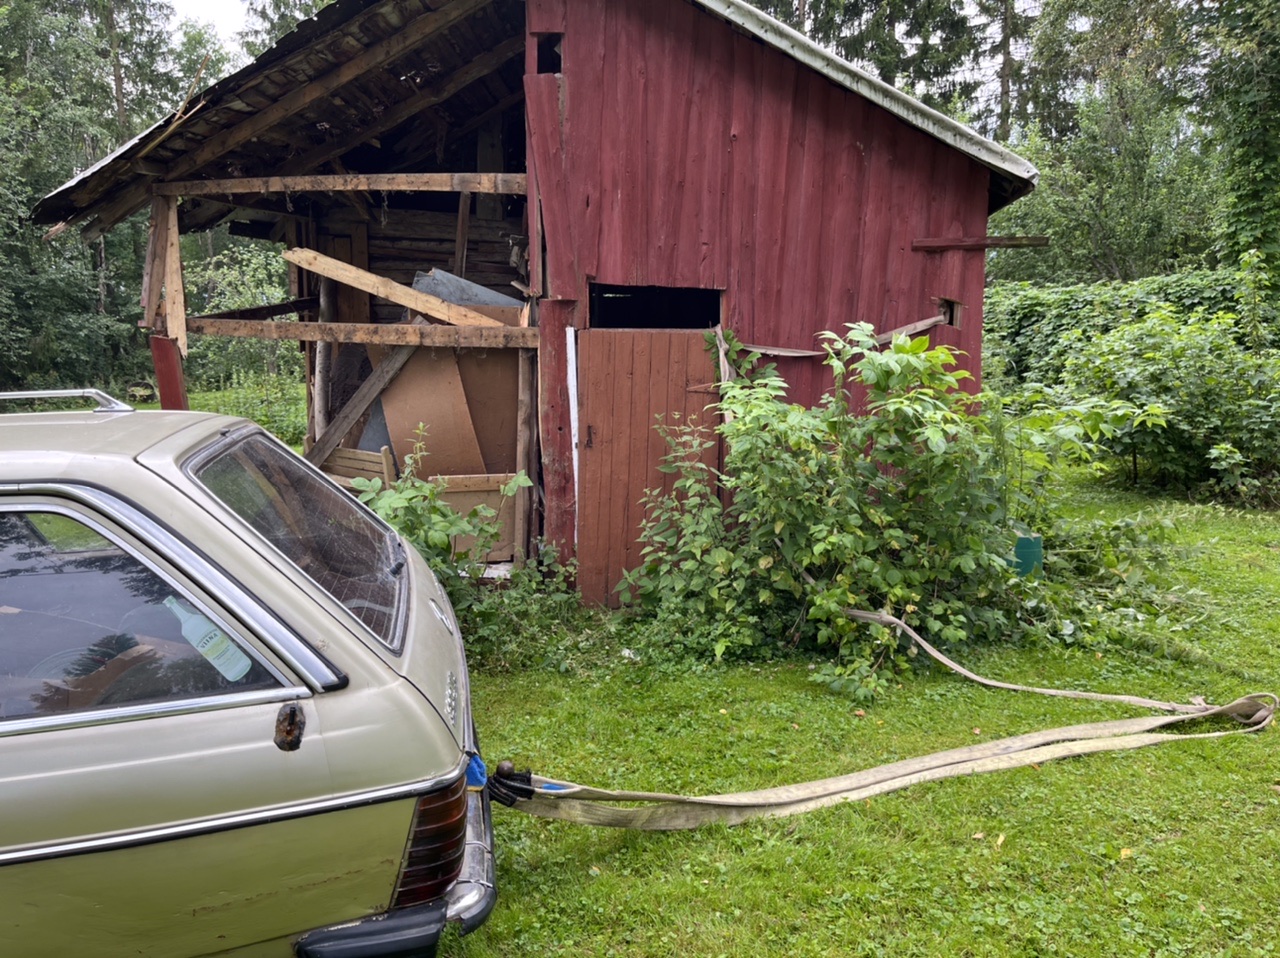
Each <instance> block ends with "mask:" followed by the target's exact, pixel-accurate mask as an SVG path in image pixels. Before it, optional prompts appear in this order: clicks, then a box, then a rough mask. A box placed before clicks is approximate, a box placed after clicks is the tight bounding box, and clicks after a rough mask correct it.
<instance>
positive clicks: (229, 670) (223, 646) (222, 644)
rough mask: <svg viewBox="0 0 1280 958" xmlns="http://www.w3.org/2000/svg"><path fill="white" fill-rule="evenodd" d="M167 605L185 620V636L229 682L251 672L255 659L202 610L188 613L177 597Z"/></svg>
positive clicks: (166, 600) (166, 601)
mask: <svg viewBox="0 0 1280 958" xmlns="http://www.w3.org/2000/svg"><path fill="white" fill-rule="evenodd" d="M164 604H165V605H166V606H167V607H168V609H169V611H170V612H172V613H173V614H174V615H175V616H177V617H178V621H179V622H181V623H182V637H183V638H184V639H186V640H187V641H188V642H189V643H190V644H191V646H192V648H194V649H195V650H196V651H197V652H199V653H200V654H201V655H203V656H204V657H205V658H206V659H207V660H208V661H209V664H210V665H212V666H213V667H214V668H215V669H217V670H218V672H219V673H220V674H221V675H222V677H223V678H225V679H226V680H227V681H229V682H238V681H239V680H240V679H242V678H244V677H245V676H246V675H247V674H248V673H249V669H251V668H252V667H253V661H252V660H251V659H250V658H249V656H247V655H245V653H244V651H243V650H242V649H241V648H240V647H239V646H237V645H236V644H235V643H234V642H232V641H231V637H230V636H228V635H227V633H225V632H223V631H222V630H221V629H220V628H218V627H217V626H216V625H214V624H213V622H211V621H209V619H208V618H206V617H205V616H203V615H201V614H200V613H199V612H188V611H187V610H186V609H185V608H184V607H183V606H182V605H181V604H179V602H178V600H177V598H175V597H174V596H170V597H169V598H167V599H165V600H164Z"/></svg>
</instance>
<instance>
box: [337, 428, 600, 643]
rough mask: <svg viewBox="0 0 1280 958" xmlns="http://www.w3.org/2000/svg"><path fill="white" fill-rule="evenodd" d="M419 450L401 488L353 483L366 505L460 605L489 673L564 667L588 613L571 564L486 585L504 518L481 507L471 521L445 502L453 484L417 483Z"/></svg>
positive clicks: (549, 555) (548, 564) (544, 561)
mask: <svg viewBox="0 0 1280 958" xmlns="http://www.w3.org/2000/svg"><path fill="white" fill-rule="evenodd" d="M422 456H423V451H422V445H421V443H419V444H418V445H417V446H416V448H415V451H414V453H413V454H412V455H410V456H409V457H408V458H407V459H406V461H405V467H404V469H403V471H402V473H401V476H400V478H398V479H397V480H396V481H395V482H394V483H392V484H390V485H389V486H388V485H384V483H383V481H382V480H381V479H354V480H352V482H353V485H354V486H355V487H356V488H357V490H358V491H359V496H360V501H362V502H364V503H366V504H367V505H368V506H369V507H370V508H371V509H373V511H374V512H376V513H377V514H378V515H379V516H381V517H382V518H383V519H385V520H386V521H387V522H388V523H389V524H390V525H391V526H393V527H394V528H395V529H396V530H397V531H398V532H400V534H401V535H403V536H404V537H405V539H406V540H408V542H409V543H410V544H411V545H412V546H413V547H414V548H415V549H417V550H418V552H419V554H421V555H422V557H423V558H424V559H425V560H426V561H427V564H428V565H429V566H430V567H431V569H432V571H434V572H435V574H436V575H437V577H439V579H440V583H441V585H442V586H443V587H444V589H445V591H446V592H447V593H448V595H449V599H450V601H451V602H452V603H453V607H454V611H455V612H456V613H457V615H458V625H459V628H460V629H461V630H462V635H463V638H464V639H465V640H466V643H467V648H468V650H469V651H470V652H471V653H472V654H473V655H474V656H475V658H476V660H477V662H478V663H479V664H481V665H483V666H487V667H489V668H510V667H512V666H513V665H517V664H534V663H537V664H545V663H546V662H547V661H548V660H550V659H555V660H556V662H557V663H560V662H563V661H564V656H565V655H566V654H567V653H566V652H565V649H566V648H567V647H568V646H569V645H571V644H572V643H573V641H574V634H575V633H577V632H580V631H582V625H583V622H584V620H585V618H586V617H587V613H586V612H585V611H584V609H583V607H582V603H581V601H580V599H579V598H578V595H577V593H576V591H575V590H574V587H573V577H574V568H573V566H572V564H569V565H561V564H560V563H559V562H557V561H556V554H555V551H554V549H551V548H549V547H544V549H543V550H542V552H541V554H540V555H538V556H536V557H534V558H532V559H530V560H529V561H527V562H525V563H524V564H522V565H517V566H514V567H513V568H512V569H511V572H510V575H509V576H508V577H507V578H505V579H486V578H485V576H484V573H485V569H486V562H485V556H487V555H488V553H489V552H490V551H491V550H492V548H493V546H494V544H495V543H496V542H497V541H498V536H499V534H500V533H501V528H500V526H499V524H498V522H497V517H498V514H497V512H496V511H494V510H493V509H492V508H491V507H489V506H487V505H483V504H481V505H477V506H475V507H473V508H472V509H471V510H470V511H469V512H467V513H466V514H465V515H464V514H462V513H459V512H458V511H457V510H456V509H454V508H453V506H452V505H450V504H449V502H448V501H447V500H446V499H445V498H444V493H445V491H446V490H447V488H448V478H447V477H444V478H441V479H439V480H438V481H436V482H429V481H427V480H425V479H420V478H418V476H417V472H416V465H417V463H418V462H419V461H420V460H421V458H422ZM530 485H532V483H531V482H530V481H529V478H528V477H527V476H526V475H525V474H524V473H523V472H521V473H518V474H517V475H516V476H515V478H514V479H512V480H511V482H509V483H507V485H505V486H504V487H503V488H502V495H503V496H505V497H510V496H513V495H515V494H516V492H517V491H518V490H519V489H521V488H525V487H528V486H530Z"/></svg>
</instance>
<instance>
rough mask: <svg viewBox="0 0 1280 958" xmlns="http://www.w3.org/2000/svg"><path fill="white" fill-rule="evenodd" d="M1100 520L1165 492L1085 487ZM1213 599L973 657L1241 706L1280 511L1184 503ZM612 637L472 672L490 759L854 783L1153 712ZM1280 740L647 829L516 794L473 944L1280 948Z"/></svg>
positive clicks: (1045, 676) (728, 781)
mask: <svg viewBox="0 0 1280 958" xmlns="http://www.w3.org/2000/svg"><path fill="white" fill-rule="evenodd" d="M1070 496H1071V500H1072V502H1073V505H1074V507H1075V508H1079V509H1081V510H1083V511H1087V512H1091V513H1100V512H1106V513H1111V514H1123V513H1124V512H1126V511H1132V510H1136V509H1138V508H1144V507H1145V508H1148V509H1149V508H1151V507H1152V504H1151V503H1150V502H1149V501H1147V500H1143V499H1140V498H1138V497H1133V496H1125V495H1120V494H1116V493H1113V492H1105V491H1100V490H1097V489H1094V488H1091V487H1087V486H1081V487H1075V488H1073V489H1072V490H1071V492H1070ZM1160 508H1167V509H1171V510H1173V511H1175V512H1177V513H1178V514H1179V515H1180V516H1181V518H1180V530H1181V531H1180V535H1181V537H1182V539H1183V541H1184V542H1185V543H1186V544H1188V545H1191V546H1195V547H1197V548H1196V549H1195V550H1194V551H1193V552H1192V553H1191V554H1189V555H1188V556H1186V557H1185V558H1183V559H1181V560H1179V564H1178V568H1177V577H1178V580H1179V584H1180V585H1181V586H1182V587H1183V588H1185V589H1188V590H1199V591H1201V592H1203V593H1205V595H1204V596H1203V597H1202V598H1201V599H1200V600H1199V601H1200V602H1201V603H1202V605H1203V607H1204V609H1205V610H1206V614H1205V615H1204V616H1203V617H1202V618H1200V619H1199V620H1198V621H1195V622H1194V623H1193V624H1192V625H1191V626H1190V627H1188V628H1186V629H1185V630H1183V631H1181V632H1179V633H1177V634H1176V635H1174V636H1170V638H1171V639H1173V640H1174V641H1176V642H1177V643H1179V644H1180V645H1181V646H1185V647H1189V648H1192V649H1195V650H1198V652H1199V653H1202V654H1201V655H1196V656H1192V657H1190V659H1189V660H1188V659H1185V658H1184V659H1180V660H1174V659H1170V658H1165V657H1160V656H1157V655H1156V654H1154V653H1151V652H1144V651H1132V650H1126V649H1123V648H1109V649H1104V650H1102V651H1101V652H1100V653H1099V652H1096V651H1094V650H1092V649H1082V648H1079V647H1047V648H1036V649H1021V648H998V649H985V650H982V651H980V652H979V651H975V652H971V653H967V654H965V653H964V652H963V651H961V653H960V654H959V657H960V659H961V660H962V661H963V662H965V664H967V665H969V666H970V667H972V668H974V669H975V670H977V671H979V672H982V673H984V674H987V675H991V676H994V677H998V678H1005V679H1008V680H1013V681H1019V682H1031V683H1035V684H1042V685H1057V686H1062V687H1075V688H1090V689H1096V690H1099V691H1111V692H1129V693H1137V694H1147V695H1151V696H1154V697H1157V698H1176V699H1184V700H1185V699H1186V698H1187V697H1189V696H1191V695H1196V694H1203V695H1205V696H1206V697H1207V698H1208V699H1210V700H1211V701H1215V702H1219V701H1226V700H1229V699H1231V698H1234V697H1236V696H1237V695H1240V694H1244V693H1246V692H1252V691H1264V690H1277V689H1280V663H1278V662H1277V660H1276V656H1275V655H1274V651H1273V650H1274V646H1275V627H1276V625H1277V624H1278V620H1280V613H1276V612H1274V611H1273V610H1274V609H1276V608H1277V601H1276V600H1277V597H1278V596H1280V517H1277V516H1273V515H1267V514H1256V513H1237V512H1230V511H1225V510H1221V509H1215V508H1204V507H1195V508H1192V507H1186V506H1178V505H1176V504H1175V505H1167V504H1166V505H1164V506H1161V507H1160ZM610 641H611V640H609V639H600V640H597V642H598V643H599V644H600V648H599V649H598V650H597V653H596V654H595V655H594V656H593V657H589V658H588V661H589V662H591V663H592V664H589V665H581V664H579V665H576V666H575V667H574V668H572V669H570V670H569V671H567V672H565V673H558V672H554V671H551V670H536V671H526V672H517V673H515V674H501V675H499V674H486V673H483V672H480V673H478V674H476V675H475V676H474V690H473V694H474V699H475V706H476V715H477V723H478V725H479V727H480V733H481V736H482V739H483V741H484V745H485V752H486V757H487V758H488V760H489V762H490V765H491V766H492V765H493V764H496V762H497V761H498V760H500V759H503V758H511V759H513V760H515V761H516V763H517V764H518V765H519V766H521V767H525V766H529V767H532V768H533V769H534V770H535V771H537V772H540V773H542V774H545V775H550V776H553V777H558V778H568V779H573V780H577V781H582V782H586V783H591V784H598V785H603V786H612V787H625V788H634V789H655V790H666V791H680V792H688V793H702V794H711V793H715V792H727V791H736V790H740V789H748V788H761V787H767V786H771V785H778V784H783V783H788V782H795V781H803V780H808V779H813V778H821V777H826V776H831V775H838V774H843V773H846V772H851V771H855V770H858V769H861V768H866V767H869V766H874V765H878V764H881V763H883V762H888V761H892V760H895V759H900V758H907V757H911V756H915V755H920V754H924V753H928V752H932V751H936V750H938V749H942V748H950V747H954V746H958V745H967V744H972V743H974V742H977V741H982V740H986V739H990V738H995V737H1001V736H1005V735H1010V734H1015V733H1018V732H1026V731H1032V730H1035V729H1040V728H1046V727H1050V726H1058V725H1066V724H1072V723H1076V722H1083V721H1089V720H1093V719H1099V718H1119V717H1124V716H1127V715H1133V714H1139V713H1137V712H1135V711H1133V710H1126V709H1124V708H1120V707H1112V706H1106V705H1100V704H1097V703H1086V702H1070V701H1058V700H1053V699H1046V698H1042V697H1037V696H1032V695H1025V694H1018V693H1010V692H1000V691H994V690H987V689H983V688H980V687H978V686H974V685H971V684H969V683H966V682H965V681H964V680H962V679H960V678H958V677H955V676H952V675H950V674H943V673H942V672H941V671H934V672H929V673H923V674H918V675H912V676H908V677H906V678H904V679H903V681H902V686H901V688H898V689H896V690H894V691H893V692H892V693H891V694H890V695H889V696H887V697H886V698H885V699H884V700H883V701H882V702H880V703H878V704H877V705H876V706H874V707H873V708H870V709H867V710H866V714H865V716H862V717H858V716H857V715H855V708H856V706H854V705H853V704H852V703H850V702H849V701H847V700H845V699H843V698H841V697H839V696H836V695H834V694H833V693H831V692H829V691H827V690H826V689H825V688H824V687H822V686H819V685H815V684H813V683H810V682H809V681H808V669H807V666H806V665H805V664H804V663H802V662H783V663H773V664H767V665H763V666H760V665H757V666H750V665H737V666H728V667H713V668H708V669H707V670H706V671H705V672H703V673H702V674H690V673H688V672H680V671H676V672H672V671H670V670H664V669H661V668H659V667H655V666H651V665H647V664H645V663H643V662H641V663H634V662H631V661H629V660H628V659H626V658H624V657H623V656H622V655H621V647H620V646H618V645H614V646H611V645H610ZM1277 741H1280V739H1277V733H1276V731H1275V730H1274V729H1269V730H1267V731H1266V732H1264V733H1262V734H1261V735H1257V736H1241V737H1238V738H1229V739H1226V740H1222V741H1188V742H1185V743H1173V744H1169V745H1163V746H1159V747H1157V748H1153V749H1144V750H1139V751H1135V752H1128V753H1121V754H1116V755H1104V756H1095V757H1089V758H1080V759H1071V760H1066V761H1062V762H1058V763H1050V764H1046V765H1044V766H1042V767H1040V768H1025V769H1019V770H1015V771H1010V772H1003V773H998V774H995V775H987V776H982V777H977V778H970V779H953V780H950V781H946V782H940V783H934V784H928V785H922V786H916V787H914V788H911V789H908V790H906V791H902V792H898V793H896V794H894V795H889V796H885V797H881V798H877V799H873V800H871V801H869V802H865V803H859V804H857V805H845V806H841V807H838V808H832V809H826V810H822V811H818V812H813V813H810V814H808V815H805V816H801V817H798V818H792V819H786V820H780V821H769V822H760V823H752V824H747V825H742V826H739V827H737V828H722V827H712V828H706V829H702V830H699V831H695V832H687V833H651V834H643V833H631V832H623V831H615V830H602V829H590V828H586V827H583V826H576V825H569V824H565V823H559V822H546V821H542V820H538V819H533V818H529V817H526V816H523V815H520V814H518V813H516V812H513V811H510V810H507V809H504V808H498V807H496V806H495V819H496V823H495V824H496V830H497V842H498V849H499V858H498V882H499V888H500V897H499V902H498V905H497V908H496V909H495V910H494V913H493V915H492V917H491V918H490V919H489V922H488V923H487V924H486V925H485V926H484V927H483V928H482V929H481V930H479V931H478V932H476V933H475V934H473V935H472V936H470V937H468V938H462V939H459V938H447V939H446V940H445V942H444V943H443V944H442V948H441V954H442V955H448V956H462V955H465V956H471V958H482V956H483V958H487V956H512V958H515V956H521V958H524V956H528V955H539V956H542V955H558V954H563V953H566V952H569V951H570V950H572V951H574V952H575V953H577V954H579V955H601V956H604V955H654V956H657V955H663V956H667V955H698V956H701V955H706V956H719V955H739V954H748V953H755V952H765V953H774V954H786V955H841V956H872V955H893V956H902V958H905V956H912V955H947V956H978V955H1046V954H1059V955H1073V956H1074V955H1108V956H1110V955H1125V956H1127V955H1134V956H1138V955H1141V956H1173V955H1185V956H1196V958H1200V956H1213V955H1231V956H1245V955H1271V954H1273V953H1275V952H1276V950H1277V945H1276V942H1277V939H1278V938H1280V877H1278V875H1277V870H1276V867H1275V865H1276V862H1277V860H1278V859H1280V754H1278V753H1277Z"/></svg>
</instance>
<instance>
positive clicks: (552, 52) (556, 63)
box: [538, 33, 564, 73]
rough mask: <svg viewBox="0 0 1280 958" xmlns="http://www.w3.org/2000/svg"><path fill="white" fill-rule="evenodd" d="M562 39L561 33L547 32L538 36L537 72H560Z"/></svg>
mask: <svg viewBox="0 0 1280 958" xmlns="http://www.w3.org/2000/svg"><path fill="white" fill-rule="evenodd" d="M563 40H564V34H563V33H548V34H547V35H546V36H542V37H538V72H539V73H559V72H560V44H561V42H562V41H563Z"/></svg>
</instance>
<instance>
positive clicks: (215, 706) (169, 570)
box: [0, 484, 313, 738]
mask: <svg viewBox="0 0 1280 958" xmlns="http://www.w3.org/2000/svg"><path fill="white" fill-rule="evenodd" d="M53 488H54V487H35V486H14V485H6V484H0V513H12V512H27V513H31V512H43V513H52V514H55V515H61V516H64V517H66V518H68V519H71V520H73V521H76V522H80V523H82V524H83V525H85V526H86V527H87V528H89V529H90V530H92V531H93V532H95V533H96V534H98V535H100V536H102V537H103V538H104V539H106V540H107V541H108V542H110V543H111V544H112V545H114V546H116V547H117V548H119V549H121V550H122V551H124V552H125V553H126V554H127V555H129V556H130V557H131V558H133V559H134V560H135V561H138V562H140V563H141V564H142V565H143V566H144V567H145V568H146V569H147V570H148V571H149V572H151V573H152V574H153V575H156V576H158V577H159V578H160V579H161V580H162V581H164V582H165V583H166V584H167V585H168V586H169V587H170V588H172V589H173V590H174V591H175V592H176V593H177V594H178V595H179V596H180V597H182V598H183V599H185V600H186V601H187V602H190V603H191V604H192V605H193V606H194V607H195V608H197V609H198V610H200V612H202V613H203V614H204V615H206V616H208V617H209V618H210V619H211V620H212V621H213V622H214V623H215V624H216V625H217V626H218V627H219V628H221V629H222V630H223V631H225V632H226V633H227V634H228V635H229V636H230V637H232V639H233V641H234V642H235V643H236V645H237V647H238V648H240V649H241V650H243V651H244V652H245V653H246V654H248V655H250V656H251V658H253V660H254V661H255V662H257V663H258V664H260V665H261V666H262V667H263V668H265V669H266V670H267V672H268V673H269V674H270V675H271V677H272V678H273V679H274V680H275V681H276V682H277V683H278V685H277V686H276V687H274V688H268V689H251V690H245V691H229V692H224V693H218V694H213V695H193V696H188V697H183V698H179V699H171V700H164V701H160V702H143V703H137V704H121V705H107V706H101V707H92V708H88V709H84V710H81V711H74V712H64V713H59V714H56V715H40V716H23V717H17V718H0V738H7V737H10V736H14V735H25V734H30V733H34V732H44V731H53V730H61V729H71V728H84V727H89V726H97V725H108V724H117V723H121V722H132V721H139V720H143V719H149V718H160V717H164V716H170V715H183V714H190V713H193V712H205V711H221V710H223V709H229V708H238V707H243V706H251V705H261V704H271V703H276V702H281V703H284V702H292V701H298V700H300V699H307V698H311V697H312V695H313V691H312V689H311V688H309V687H308V686H307V684H305V683H304V682H300V681H299V680H298V678H297V677H295V676H293V675H291V674H290V673H289V671H287V670H286V668H282V667H281V664H279V663H278V662H277V659H278V658H279V659H281V660H284V657H283V656H279V655H278V654H274V653H276V650H275V648H274V647H273V644H272V643H270V642H267V641H265V640H263V638H262V637H261V636H260V635H257V634H256V632H255V631H254V630H253V629H251V628H248V627H247V626H246V624H245V623H244V622H243V620H242V618H241V617H240V616H238V615H236V614H235V612H234V611H233V610H232V609H231V608H229V607H228V605H227V604H226V603H223V602H220V601H218V600H216V599H215V598H214V597H213V595H212V594H211V593H210V590H209V589H208V588H206V587H204V586H202V585H201V584H200V582H201V578H200V577H201V575H202V573H204V572H206V571H209V570H211V569H212V567H211V566H210V565H209V564H207V563H201V565H202V566H203V568H201V566H199V565H198V566H197V567H196V568H195V569H194V570H193V569H192V568H191V567H189V566H188V567H186V568H184V567H183V565H182V564H179V563H175V562H174V561H173V560H172V557H171V556H170V555H169V554H168V552H167V551H166V550H164V549H162V548H160V547H159V544H158V543H156V542H155V541H154V539H153V538H150V537H148V536H147V535H145V534H140V533H139V531H138V530H137V529H136V528H131V526H130V524H129V523H127V522H122V521H119V520H118V519H115V518H109V517H108V516H107V514H105V510H102V509H99V508H94V507H93V506H91V505H89V504H86V503H85V502H82V501H80V498H79V497H71V496H65V495H59V494H57V493H56V492H54V491H53ZM99 495H100V496H105V495H106V494H102V493H99ZM108 498H110V497H108ZM115 502H116V504H118V505H119V506H120V507H121V509H122V510H125V511H133V510H132V507H130V506H128V505H127V504H125V503H123V502H122V501H120V500H115ZM215 578H216V577H215ZM264 649H265V651H264ZM284 665H285V666H290V665H291V663H289V662H287V661H284Z"/></svg>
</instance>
